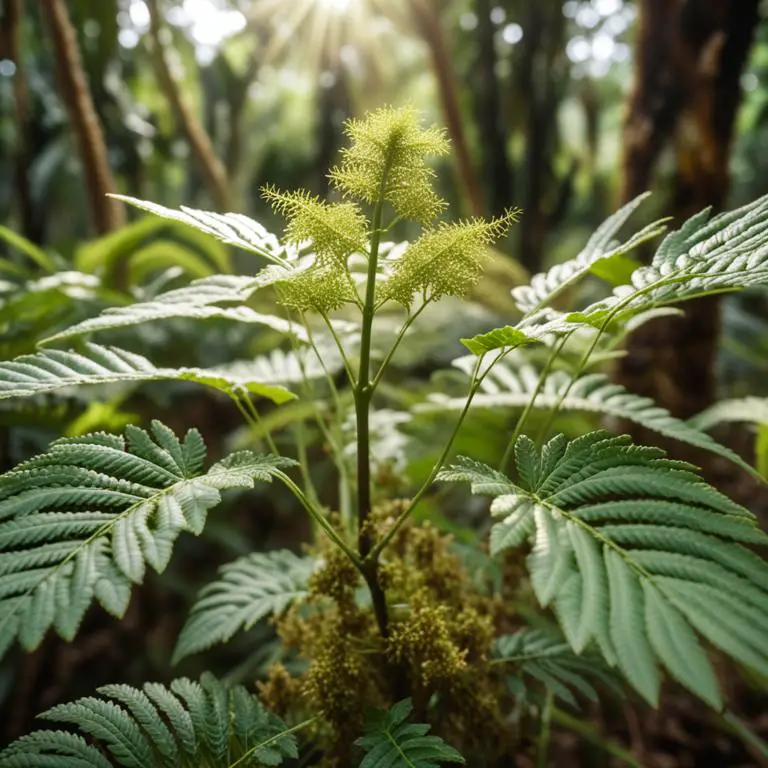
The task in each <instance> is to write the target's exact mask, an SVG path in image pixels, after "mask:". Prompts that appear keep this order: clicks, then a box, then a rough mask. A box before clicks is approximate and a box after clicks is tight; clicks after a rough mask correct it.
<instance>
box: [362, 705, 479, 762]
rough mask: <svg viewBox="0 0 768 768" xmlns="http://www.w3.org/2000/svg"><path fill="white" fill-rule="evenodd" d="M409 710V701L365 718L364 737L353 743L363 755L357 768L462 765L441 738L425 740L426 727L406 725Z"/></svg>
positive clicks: (431, 737) (458, 756) (459, 756)
mask: <svg viewBox="0 0 768 768" xmlns="http://www.w3.org/2000/svg"><path fill="white" fill-rule="evenodd" d="M412 710H413V705H412V703H411V700H410V699H403V700H402V701H399V702H397V704H393V705H392V707H391V708H390V709H389V710H386V711H380V712H375V713H373V714H372V715H371V716H370V717H369V720H368V724H367V726H366V729H365V735H364V736H361V737H360V738H359V739H358V740H357V741H356V742H355V744H357V745H358V746H359V747H362V749H363V750H364V751H365V753H366V754H365V757H364V758H363V759H362V761H361V762H360V766H359V768H439V766H441V765H442V764H443V763H462V764H463V763H465V762H466V761H465V760H464V758H463V757H462V756H461V755H460V754H459V753H458V752H457V751H456V750H455V749H454V748H453V747H451V746H449V745H448V744H446V743H445V742H444V741H443V740H442V739H441V738H438V737H437V736H427V734H428V733H429V730H430V726H429V725H423V724H418V725H417V724H413V723H408V722H406V721H407V719H408V716H409V715H410V714H411V711H412Z"/></svg>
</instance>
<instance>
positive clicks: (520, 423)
mask: <svg viewBox="0 0 768 768" xmlns="http://www.w3.org/2000/svg"><path fill="white" fill-rule="evenodd" d="M572 333H573V332H571V333H567V334H565V336H563V338H562V339H559V340H558V343H556V344H555V346H554V347H552V352H551V353H550V355H549V357H548V358H547V362H546V364H545V365H544V368H543V369H542V371H541V374H540V375H539V380H538V381H537V382H536V388H535V389H534V390H533V394H532V395H531V398H530V400H528V402H527V403H526V404H525V408H524V409H523V412H522V413H521V414H520V417H519V418H518V420H517V423H516V424H515V429H514V430H513V432H512V436H511V437H510V438H509V442H508V443H507V448H506V450H505V451H504V456H503V457H502V459H501V463H500V464H499V472H504V471H505V470H506V468H507V466H508V465H509V461H510V459H511V458H512V452H513V451H514V450H515V443H516V442H517V438H518V437H520V433H521V432H522V431H523V427H524V426H525V422H526V419H527V418H528V416H529V415H530V413H531V411H532V410H533V406H534V404H535V403H536V398H537V397H538V396H539V393H540V392H541V390H542V387H543V386H544V382H545V381H546V380H547V377H548V376H549V372H550V371H551V370H552V365H553V364H554V362H555V360H557V358H558V357H559V356H560V352H561V350H562V348H563V347H564V346H565V344H566V342H567V341H568V339H570V338H571V335H572Z"/></svg>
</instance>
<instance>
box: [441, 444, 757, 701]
mask: <svg viewBox="0 0 768 768" xmlns="http://www.w3.org/2000/svg"><path fill="white" fill-rule="evenodd" d="M530 450H531V447H530V444H529V443H528V442H527V441H524V440H523V443H522V447H521V449H520V450H519V451H516V456H517V455H519V456H522V457H524V459H525V462H524V467H523V468H522V471H523V473H524V474H525V476H526V481H525V483H524V484H523V483H522V482H521V483H514V482H512V481H507V483H506V485H505V483H504V481H503V479H501V478H498V477H496V476H493V475H490V472H491V471H492V470H486V472H485V476H491V477H493V484H492V485H491V486H490V488H491V489H492V490H497V491H498V496H497V498H496V499H494V502H493V504H492V505H491V512H492V514H493V515H494V518H495V519H496V520H497V522H496V523H495V524H494V526H493V528H492V531H491V543H492V547H493V551H495V552H500V551H503V550H504V549H505V548H508V547H511V546H519V545H521V544H522V543H524V541H526V540H527V541H529V542H530V544H531V554H530V555H529V557H528V568H529V571H530V574H531V582H532V585H533V588H534V592H535V594H536V596H537V598H538V600H539V602H540V603H541V604H542V605H545V606H546V605H552V606H553V607H554V611H555V614H556V616H557V618H558V621H559V622H560V624H561V626H562V628H563V630H564V633H565V636H566V638H567V640H568V643H569V645H570V646H571V647H572V648H573V650H574V651H575V652H580V651H582V650H583V649H585V648H586V647H587V646H588V643H590V642H595V643H596V645H597V646H598V647H599V648H600V650H601V652H602V654H603V657H604V658H605V660H606V661H607V662H608V663H609V664H610V665H612V666H617V667H618V668H619V669H620V670H621V671H622V672H623V673H624V675H625V676H626V677H627V679H628V680H629V681H630V682H631V683H632V685H633V686H634V687H635V688H636V689H637V691H638V692H639V693H641V694H642V696H643V697H644V698H645V699H646V700H647V701H649V702H650V703H651V704H654V705H655V704H656V702H657V701H658V691H659V685H660V676H659V668H660V667H665V668H666V669H667V671H668V672H669V673H670V674H671V675H672V676H673V677H674V678H676V679H677V680H678V681H679V682H680V683H682V685H684V686H685V687H687V688H688V689H689V690H691V691H692V692H694V693H695V694H696V695H698V696H700V697H701V698H702V699H703V700H704V701H706V702H707V703H708V704H710V705H711V706H713V707H715V708H720V707H721V706H722V701H721V698H720V693H719V691H718V690H717V685H716V682H715V677H714V673H713V671H712V668H711V666H710V663H709V660H708V658H707V655H706V653H705V652H704V650H703V649H702V648H701V646H700V645H699V640H698V638H697V633H698V634H699V635H701V636H703V637H704V638H705V639H706V640H708V641H709V642H710V643H713V644H714V645H717V646H718V647H719V648H721V649H722V650H723V651H725V652H726V653H728V654H729V655H730V656H732V657H733V658H734V659H735V660H736V661H738V662H740V663H742V664H746V665H748V666H751V667H753V668H754V669H755V670H757V671H758V672H760V673H761V674H766V673H768V649H766V646H765V643H764V642H762V639H761V638H763V637H764V636H765V634H766V633H768V619H767V618H766V616H768V563H766V561H765V560H763V559H762V558H760V557H759V556H758V555H756V554H755V553H754V552H752V551H751V550H750V549H748V548H747V547H746V546H744V545H755V544H757V545H762V546H765V545H766V544H768V536H766V534H764V533H763V532H762V531H761V530H760V529H759V528H758V527H757V525H756V522H755V518H754V515H752V514H751V513H750V512H748V511H747V510H746V509H744V508H743V507H741V506H739V505H738V504H736V503H735V502H733V501H731V500H730V499H728V498H727V497H725V496H723V495H722V494H721V493H719V492H718V491H716V490H715V489H714V488H712V487H710V486H709V485H707V484H706V483H705V482H703V481H702V480H701V479H700V478H699V477H698V476H697V475H696V474H695V473H694V471H693V468H692V467H690V466H689V465H686V464H684V463H682V462H676V461H670V460H668V459H666V458H664V454H663V452H662V451H660V450H658V449H656V448H644V447H639V446H635V445H632V444H631V442H630V441H629V439H628V438H627V437H615V436H612V435H610V434H609V433H607V432H591V433H589V434H587V435H583V436H582V437H579V438H577V439H575V440H572V441H570V442H567V441H566V440H565V438H563V437H562V436H558V437H557V438H554V439H553V440H551V441H550V442H549V443H548V444H547V445H545V446H544V447H543V448H542V450H541V452H540V458H539V471H538V473H537V475H538V481H537V483H536V486H535V487H534V488H531V487H528V486H530V476H531V473H530V470H529V467H530V466H531V465H532V464H534V463H535V460H534V459H532V458H531V457H530V456H529V455H528V454H529V453H530ZM520 470H521V468H520V467H518V473H520ZM441 477H442V479H452V480H464V481H470V482H472V483H473V485H474V486H476V487H477V488H478V489H483V487H484V486H483V479H482V478H483V477H484V475H483V473H482V472H481V470H480V469H479V467H478V466H477V464H476V462H470V461H468V460H466V459H459V460H458V461H457V463H456V464H455V465H454V466H452V467H450V468H449V469H448V470H447V471H445V472H443V473H441ZM510 485H511V486H512V487H511V488H510Z"/></svg>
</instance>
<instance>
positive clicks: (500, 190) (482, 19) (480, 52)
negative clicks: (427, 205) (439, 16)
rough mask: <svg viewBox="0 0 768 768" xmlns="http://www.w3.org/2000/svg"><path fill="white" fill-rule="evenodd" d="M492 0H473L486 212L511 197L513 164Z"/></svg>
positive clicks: (498, 211)
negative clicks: (502, 94) (502, 103)
mask: <svg viewBox="0 0 768 768" xmlns="http://www.w3.org/2000/svg"><path fill="white" fill-rule="evenodd" d="M493 5H494V3H493V1H492V0H475V14H476V15H477V60H476V62H475V78H474V86H475V88H474V91H475V112H476V114H477V127H478V134H479V137H480V153H481V158H482V179H483V186H484V188H485V190H486V195H487V203H488V205H487V207H488V212H489V213H491V214H493V215H499V214H501V213H502V212H503V211H504V209H505V208H508V207H509V206H510V205H511V204H512V201H513V177H512V166H511V164H510V161H509V157H508V155H507V138H508V131H507V126H506V124H505V123H504V120H503V115H502V109H501V90H502V86H501V83H500V82H499V75H498V70H497V66H498V62H499V57H498V54H497V52H496V27H495V25H494V23H493V20H492V19H491V11H492V10H493Z"/></svg>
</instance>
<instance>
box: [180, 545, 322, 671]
mask: <svg viewBox="0 0 768 768" xmlns="http://www.w3.org/2000/svg"><path fill="white" fill-rule="evenodd" d="M313 566H314V560H312V559H310V558H300V557H297V556H296V555H294V554H293V553H292V552H289V551H287V550H276V551H274V552H268V553H266V554H261V553H252V554H250V555H246V556H245V557H241V558H239V559H238V560H235V561H234V562H233V563H229V564H228V565H225V566H223V567H222V568H221V569H220V570H219V578H218V579H217V580H216V581H214V582H213V583H211V584H208V585H207V586H205V587H204V588H203V589H202V591H201V592H200V594H199V596H198V599H197V602H196V603H195V604H194V606H193V607H192V613H191V615H190V617H189V619H187V623H186V624H185V625H184V627H183V629H182V630H181V634H180V635H179V639H178V642H177V644H176V649H175V651H174V654H173V662H174V664H175V663H177V662H178V661H180V660H181V659H183V658H184V657H185V656H188V655H190V654H192V653H197V652H199V651H202V650H205V649H206V648H210V647H211V646H212V645H215V644H216V643H224V642H227V641H228V640H230V639H231V638H232V636H233V635H234V634H235V633H236V632H239V631H242V630H247V629H250V628H251V627H253V626H254V624H256V623H257V622H258V621H260V620H261V619H263V618H265V617H266V616H270V615H278V614H280V613H282V612H283V611H285V610H286V609H287V608H288V607H289V606H290V605H292V604H293V603H294V602H296V601H298V600H301V599H302V598H303V597H304V596H305V595H306V594H307V590H308V584H309V576H310V574H311V572H312V568H313Z"/></svg>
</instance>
